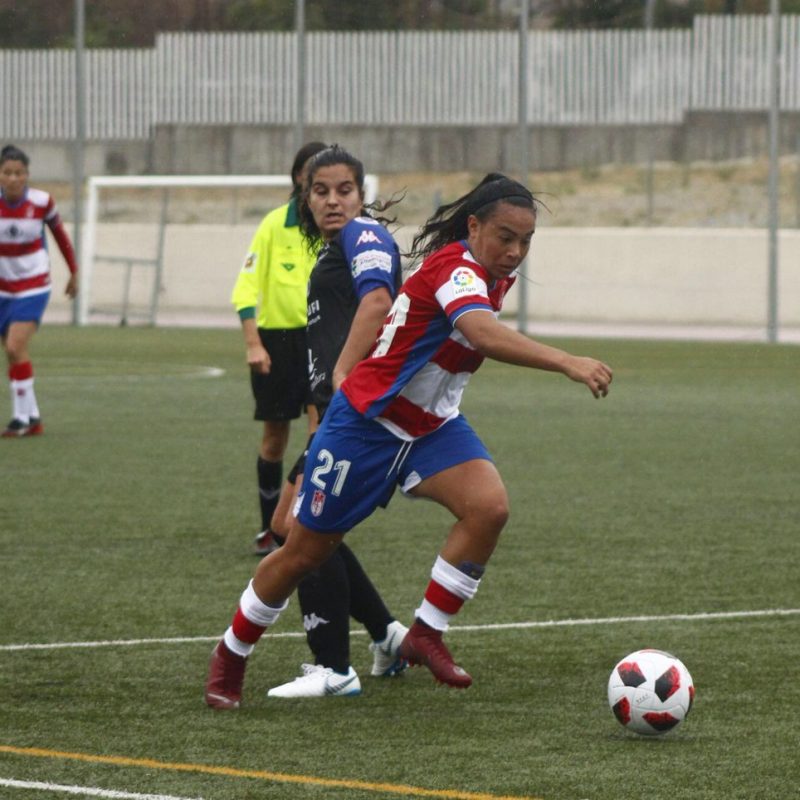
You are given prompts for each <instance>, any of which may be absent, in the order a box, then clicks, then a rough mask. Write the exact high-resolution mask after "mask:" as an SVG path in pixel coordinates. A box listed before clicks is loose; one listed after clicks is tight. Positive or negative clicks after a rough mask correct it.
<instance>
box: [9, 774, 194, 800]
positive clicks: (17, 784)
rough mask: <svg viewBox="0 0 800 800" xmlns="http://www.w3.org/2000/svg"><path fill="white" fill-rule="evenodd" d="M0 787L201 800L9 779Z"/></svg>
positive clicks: (119, 799)
mask: <svg viewBox="0 0 800 800" xmlns="http://www.w3.org/2000/svg"><path fill="white" fill-rule="evenodd" d="M0 786H8V787H9V788H12V789H38V790H39V791H40V792H60V793H61V794H76V795H79V796H80V797H108V798H114V800H202V798H189V797H175V796H174V795H170V794H138V793H137V792H118V791H115V790H114V789H95V788H93V787H90V786H66V785H64V784H60V783H43V782H41V781H15V780H12V779H11V778H0Z"/></svg>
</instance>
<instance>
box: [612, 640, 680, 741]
mask: <svg viewBox="0 0 800 800" xmlns="http://www.w3.org/2000/svg"><path fill="white" fill-rule="evenodd" d="M693 701H694V684H693V683H692V676H691V675H690V674H689V670H687V669H686V667H685V666H684V665H683V664H682V663H681V662H680V661H679V660H678V659H677V658H675V656H673V655H670V654H669V653H665V652H664V651H663V650H637V651H636V652H635V653H631V654H630V655H628V656H625V658H623V659H622V661H620V662H619V663H618V664H617V665H616V666H615V667H614V669H613V670H612V671H611V677H610V678H609V679H608V704H609V706H611V710H612V711H613V712H614V716H615V717H616V718H617V720H618V721H619V722H620V724H621V725H623V727H625V728H627V729H628V730H631V731H635V732H636V733H639V734H641V735H642V736H659V735H660V734H662V733H666V732H667V731H670V730H672V729H673V728H675V727H676V726H677V725H679V724H680V722H681V721H682V720H683V718H684V717H685V716H686V715H687V714H688V713H689V711H690V709H691V707H692V702H693Z"/></svg>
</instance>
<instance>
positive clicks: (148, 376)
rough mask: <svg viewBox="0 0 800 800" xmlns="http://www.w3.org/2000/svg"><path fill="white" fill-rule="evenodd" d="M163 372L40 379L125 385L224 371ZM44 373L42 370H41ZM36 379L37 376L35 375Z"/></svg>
mask: <svg viewBox="0 0 800 800" xmlns="http://www.w3.org/2000/svg"><path fill="white" fill-rule="evenodd" d="M164 367H165V371H164V372H159V373H141V374H132V375H121V374H109V375H92V376H87V375H47V374H44V375H43V376H42V379H43V380H45V381H47V382H49V381H58V382H67V383H70V382H76V381H83V382H87V381H90V382H91V383H107V382H110V381H114V382H115V383H125V382H129V381H142V380H159V381H160V380H164V378H170V379H172V378H178V379H184V378H221V377H222V376H223V375H224V374H225V370H224V369H222V367H206V366H203V365H198V366H196V367H192V368H191V369H190V371H189V372H180V371H179V370H181V369H183V368H184V367H183V366H182V365H180V364H166V365H164ZM169 369H174V370H176V371H175V372H169ZM43 371H44V368H43ZM37 378H39V376H38V375H37Z"/></svg>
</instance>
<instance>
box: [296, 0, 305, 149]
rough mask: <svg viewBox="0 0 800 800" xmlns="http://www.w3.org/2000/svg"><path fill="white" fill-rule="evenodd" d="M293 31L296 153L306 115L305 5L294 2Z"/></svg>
mask: <svg viewBox="0 0 800 800" xmlns="http://www.w3.org/2000/svg"><path fill="white" fill-rule="evenodd" d="M294 31H295V35H296V39H297V97H296V98H295V99H296V101H297V104H296V106H295V129H294V149H295V152H297V151H298V150H299V149H300V148H301V147H302V146H303V142H304V140H305V121H306V120H305V114H306V4H305V0H295V3H294Z"/></svg>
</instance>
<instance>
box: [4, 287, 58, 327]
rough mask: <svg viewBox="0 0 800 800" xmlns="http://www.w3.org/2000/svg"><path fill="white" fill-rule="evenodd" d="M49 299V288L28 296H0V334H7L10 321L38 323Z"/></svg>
mask: <svg viewBox="0 0 800 800" xmlns="http://www.w3.org/2000/svg"><path fill="white" fill-rule="evenodd" d="M49 300H50V290H49V289H48V290H47V291H46V292H42V293H41V294H33V295H29V296H28V297H13V296H8V295H3V296H0V336H3V337H5V336H6V335H7V334H8V328H9V326H10V325H11V323H12V322H35V323H36V324H37V325H38V324H39V323H40V322H41V321H42V317H43V316H44V310H45V308H47V303H48V301H49Z"/></svg>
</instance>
